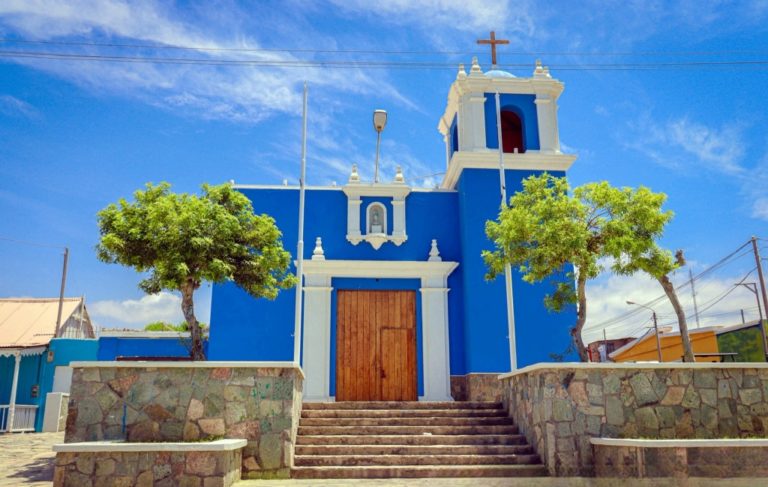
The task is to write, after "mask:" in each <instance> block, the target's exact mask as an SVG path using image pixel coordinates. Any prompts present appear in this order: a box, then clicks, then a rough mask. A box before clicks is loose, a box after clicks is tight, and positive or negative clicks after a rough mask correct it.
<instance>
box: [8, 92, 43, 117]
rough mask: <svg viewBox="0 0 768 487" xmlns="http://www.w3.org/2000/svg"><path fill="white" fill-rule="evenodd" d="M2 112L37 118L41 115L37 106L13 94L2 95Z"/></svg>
mask: <svg viewBox="0 0 768 487" xmlns="http://www.w3.org/2000/svg"><path fill="white" fill-rule="evenodd" d="M0 113H4V114H6V115H11V116H22V117H26V118H37V117H39V116H40V114H39V112H38V111H37V109H35V107H33V106H32V105H30V104H29V103H27V102H25V101H24V100H19V99H18V98H16V97H13V96H11V95H0Z"/></svg>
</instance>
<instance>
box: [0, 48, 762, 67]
mask: <svg viewBox="0 0 768 487" xmlns="http://www.w3.org/2000/svg"><path fill="white" fill-rule="evenodd" d="M0 57H4V58H11V59H16V58H18V59H46V60H59V61H87V62H120V63H143V64H167V65H202V66H238V67H239V66H245V67H280V68H327V69H331V68H333V69H336V68H338V69H354V68H368V69H412V70H421V69H446V70H447V69H450V70H455V69H456V65H455V63H440V62H404V61H400V62H397V61H348V60H319V61H315V60H307V59H304V60H285V59H279V60H275V59H269V60H265V59H202V58H180V57H147V56H135V55H134V56H118V55H104V54H78V53H60V52H48V51H9V50H2V51H0ZM499 67H500V68H505V69H515V68H518V69H520V68H529V67H530V63H514V64H511V63H507V64H500V65H499ZM549 67H550V68H551V69H556V70H559V71H656V70H668V69H673V70H674V69H695V68H738V67H744V68H768V59H759V60H730V61H678V62H664V63H658V62H657V63H603V64H550V65H549Z"/></svg>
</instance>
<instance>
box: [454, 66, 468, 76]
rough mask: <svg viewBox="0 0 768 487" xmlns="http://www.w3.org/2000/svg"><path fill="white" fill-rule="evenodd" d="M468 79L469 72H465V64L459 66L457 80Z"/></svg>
mask: <svg viewBox="0 0 768 487" xmlns="http://www.w3.org/2000/svg"><path fill="white" fill-rule="evenodd" d="M466 77H467V72H466V71H465V70H464V63H461V64H459V72H458V73H456V79H464V78H466Z"/></svg>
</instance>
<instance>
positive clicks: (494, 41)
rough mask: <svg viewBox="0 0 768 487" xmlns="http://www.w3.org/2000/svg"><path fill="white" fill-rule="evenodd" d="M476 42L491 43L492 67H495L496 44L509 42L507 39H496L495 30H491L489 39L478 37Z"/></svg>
mask: <svg viewBox="0 0 768 487" xmlns="http://www.w3.org/2000/svg"><path fill="white" fill-rule="evenodd" d="M477 43H478V44H490V45H491V64H492V65H493V68H494V69H495V68H496V46H497V45H499V44H509V40H508V39H496V32H495V31H493V30H492V31H491V38H490V39H479V40H478V41H477Z"/></svg>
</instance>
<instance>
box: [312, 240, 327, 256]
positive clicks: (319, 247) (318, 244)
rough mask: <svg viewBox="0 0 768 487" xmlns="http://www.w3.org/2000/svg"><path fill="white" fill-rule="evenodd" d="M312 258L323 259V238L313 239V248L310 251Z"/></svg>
mask: <svg viewBox="0 0 768 487" xmlns="http://www.w3.org/2000/svg"><path fill="white" fill-rule="evenodd" d="M312 260H325V251H324V250H323V239H322V238H320V237H317V238H316V239H315V250H313V251H312Z"/></svg>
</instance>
